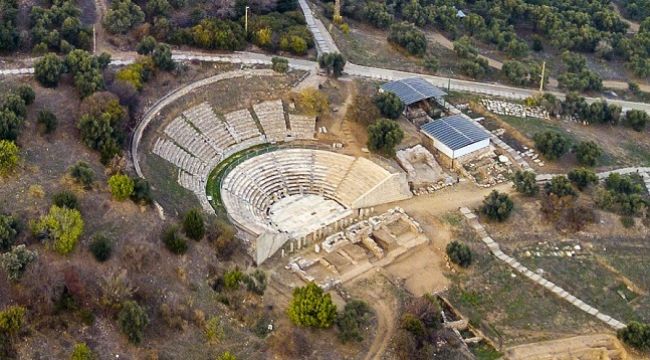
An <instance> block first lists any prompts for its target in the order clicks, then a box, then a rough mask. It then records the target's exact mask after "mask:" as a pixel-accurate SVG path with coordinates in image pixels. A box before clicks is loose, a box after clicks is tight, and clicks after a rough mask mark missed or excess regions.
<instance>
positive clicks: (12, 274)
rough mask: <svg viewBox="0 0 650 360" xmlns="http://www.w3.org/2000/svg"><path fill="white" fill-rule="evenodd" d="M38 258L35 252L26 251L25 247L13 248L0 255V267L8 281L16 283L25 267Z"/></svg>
mask: <svg viewBox="0 0 650 360" xmlns="http://www.w3.org/2000/svg"><path fill="white" fill-rule="evenodd" d="M37 258H38V253H36V251H31V250H28V249H27V248H26V247H25V245H23V244H21V245H18V246H14V247H12V248H11V250H10V251H8V252H6V253H4V254H2V255H0V266H1V267H2V268H3V269H4V270H5V272H6V273H7V278H9V280H13V281H17V280H18V279H20V277H21V276H22V275H23V273H24V272H25V270H26V269H27V266H28V265H29V264H30V263H32V262H33V261H34V260H36V259H37Z"/></svg>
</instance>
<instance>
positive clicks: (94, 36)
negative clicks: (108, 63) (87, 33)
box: [93, 25, 97, 54]
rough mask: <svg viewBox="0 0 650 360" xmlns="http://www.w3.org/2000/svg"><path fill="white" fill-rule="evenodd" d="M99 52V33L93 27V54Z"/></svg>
mask: <svg viewBox="0 0 650 360" xmlns="http://www.w3.org/2000/svg"><path fill="white" fill-rule="evenodd" d="M96 52H97V31H96V29H95V25H93V54H95V53H96Z"/></svg>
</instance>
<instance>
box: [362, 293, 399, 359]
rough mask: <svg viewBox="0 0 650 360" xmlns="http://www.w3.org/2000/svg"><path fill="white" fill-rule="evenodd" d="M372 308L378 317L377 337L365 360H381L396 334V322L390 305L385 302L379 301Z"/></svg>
mask: <svg viewBox="0 0 650 360" xmlns="http://www.w3.org/2000/svg"><path fill="white" fill-rule="evenodd" d="M372 306H373V308H374V309H375V314H376V315H377V335H375V339H374V341H373V342H372V345H370V349H368V354H366V357H365V358H364V359H365V360H371V359H380V358H381V355H382V354H383V353H384V351H386V347H387V346H388V343H389V342H390V340H391V339H392V338H393V333H394V332H395V320H394V319H393V312H391V309H390V307H389V306H388V304H386V302H385V301H384V300H379V301H376V302H375V303H373V304H372Z"/></svg>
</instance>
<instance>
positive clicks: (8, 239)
mask: <svg viewBox="0 0 650 360" xmlns="http://www.w3.org/2000/svg"><path fill="white" fill-rule="evenodd" d="M16 236H18V221H16V219H15V218H14V217H13V216H11V215H3V214H0V252H5V251H8V250H9V249H11V247H12V246H13V245H14V243H15V242H16Z"/></svg>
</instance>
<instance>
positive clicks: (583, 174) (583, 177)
mask: <svg viewBox="0 0 650 360" xmlns="http://www.w3.org/2000/svg"><path fill="white" fill-rule="evenodd" d="M567 177H568V178H569V181H571V183H572V184H573V185H575V187H577V188H578V190H580V191H582V190H584V189H586V188H587V187H589V186H590V185H592V184H596V183H597V182H598V176H596V173H595V172H594V171H593V170H591V169H586V168H577V169H573V170H571V171H569V173H568V174H567Z"/></svg>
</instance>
